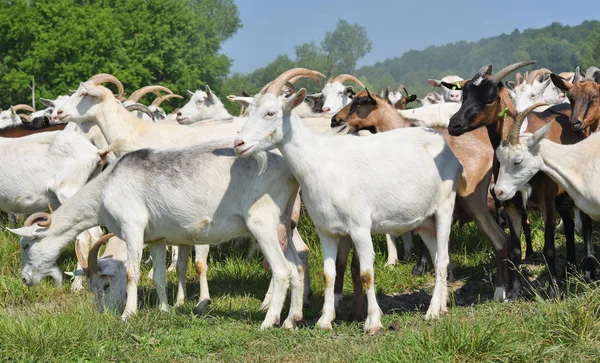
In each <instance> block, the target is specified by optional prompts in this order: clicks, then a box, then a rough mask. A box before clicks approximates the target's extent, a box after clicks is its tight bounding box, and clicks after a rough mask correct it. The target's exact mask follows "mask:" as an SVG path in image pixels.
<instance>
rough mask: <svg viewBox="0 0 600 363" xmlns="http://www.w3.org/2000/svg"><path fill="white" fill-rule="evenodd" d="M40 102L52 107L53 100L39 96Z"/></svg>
mask: <svg viewBox="0 0 600 363" xmlns="http://www.w3.org/2000/svg"><path fill="white" fill-rule="evenodd" d="M40 102H41V103H42V104H43V105H44V106H46V107H54V101H52V100H49V99H47V98H40Z"/></svg>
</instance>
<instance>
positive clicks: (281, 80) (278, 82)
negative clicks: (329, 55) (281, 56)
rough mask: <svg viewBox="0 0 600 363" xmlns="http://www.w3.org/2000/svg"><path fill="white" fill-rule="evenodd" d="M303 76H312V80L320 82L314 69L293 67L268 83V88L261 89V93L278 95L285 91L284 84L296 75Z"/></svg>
mask: <svg viewBox="0 0 600 363" xmlns="http://www.w3.org/2000/svg"><path fill="white" fill-rule="evenodd" d="M299 75H301V76H303V77H307V78H310V79H312V80H314V81H315V82H319V78H318V77H317V74H316V73H315V72H314V71H311V70H310V69H306V68H293V69H290V70H287V71H285V72H283V73H281V74H280V75H279V77H277V78H275V80H274V81H273V82H271V84H270V85H268V87H266V89H264V91H263V90H261V94H263V93H271V94H274V95H276V96H279V95H281V94H282V93H283V90H282V88H283V86H284V85H285V84H286V83H287V82H288V81H289V80H290V79H292V78H294V77H296V76H299Z"/></svg>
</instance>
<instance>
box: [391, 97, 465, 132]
mask: <svg viewBox="0 0 600 363" xmlns="http://www.w3.org/2000/svg"><path fill="white" fill-rule="evenodd" d="M459 109H460V103H456V102H447V103H439V104H435V105H429V106H423V107H417V108H411V109H408V110H398V112H399V113H400V114H401V115H402V116H403V117H404V118H406V119H408V120H409V121H411V122H413V123H415V124H417V125H418V126H421V127H448V123H449V121H450V117H452V115H454V114H455V113H456V111H458V110H459Z"/></svg>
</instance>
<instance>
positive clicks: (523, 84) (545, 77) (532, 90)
mask: <svg viewBox="0 0 600 363" xmlns="http://www.w3.org/2000/svg"><path fill="white" fill-rule="evenodd" d="M551 73H552V72H551V71H550V70H549V69H546V68H542V69H537V70H535V71H533V72H531V73H526V75H525V77H523V76H521V75H520V74H517V76H516V78H515V82H514V88H513V92H514V96H513V99H514V103H515V108H516V110H517V112H521V111H524V110H525V109H527V108H528V107H529V106H531V105H533V104H535V103H546V104H548V106H544V107H540V108H539V109H538V111H543V110H545V109H546V108H548V107H549V106H551V105H554V104H558V103H563V102H565V100H567V101H568V99H567V98H566V96H565V93H564V92H563V91H562V90H560V89H559V88H558V87H556V86H555V85H554V84H552V80H551V79H550V74H551Z"/></svg>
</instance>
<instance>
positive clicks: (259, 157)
mask: <svg viewBox="0 0 600 363" xmlns="http://www.w3.org/2000/svg"><path fill="white" fill-rule="evenodd" d="M252 156H253V157H254V159H255V160H256V162H257V163H258V175H261V174H262V173H264V172H265V170H267V160H268V155H267V152H266V151H258V152H256V153H254V154H252Z"/></svg>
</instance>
